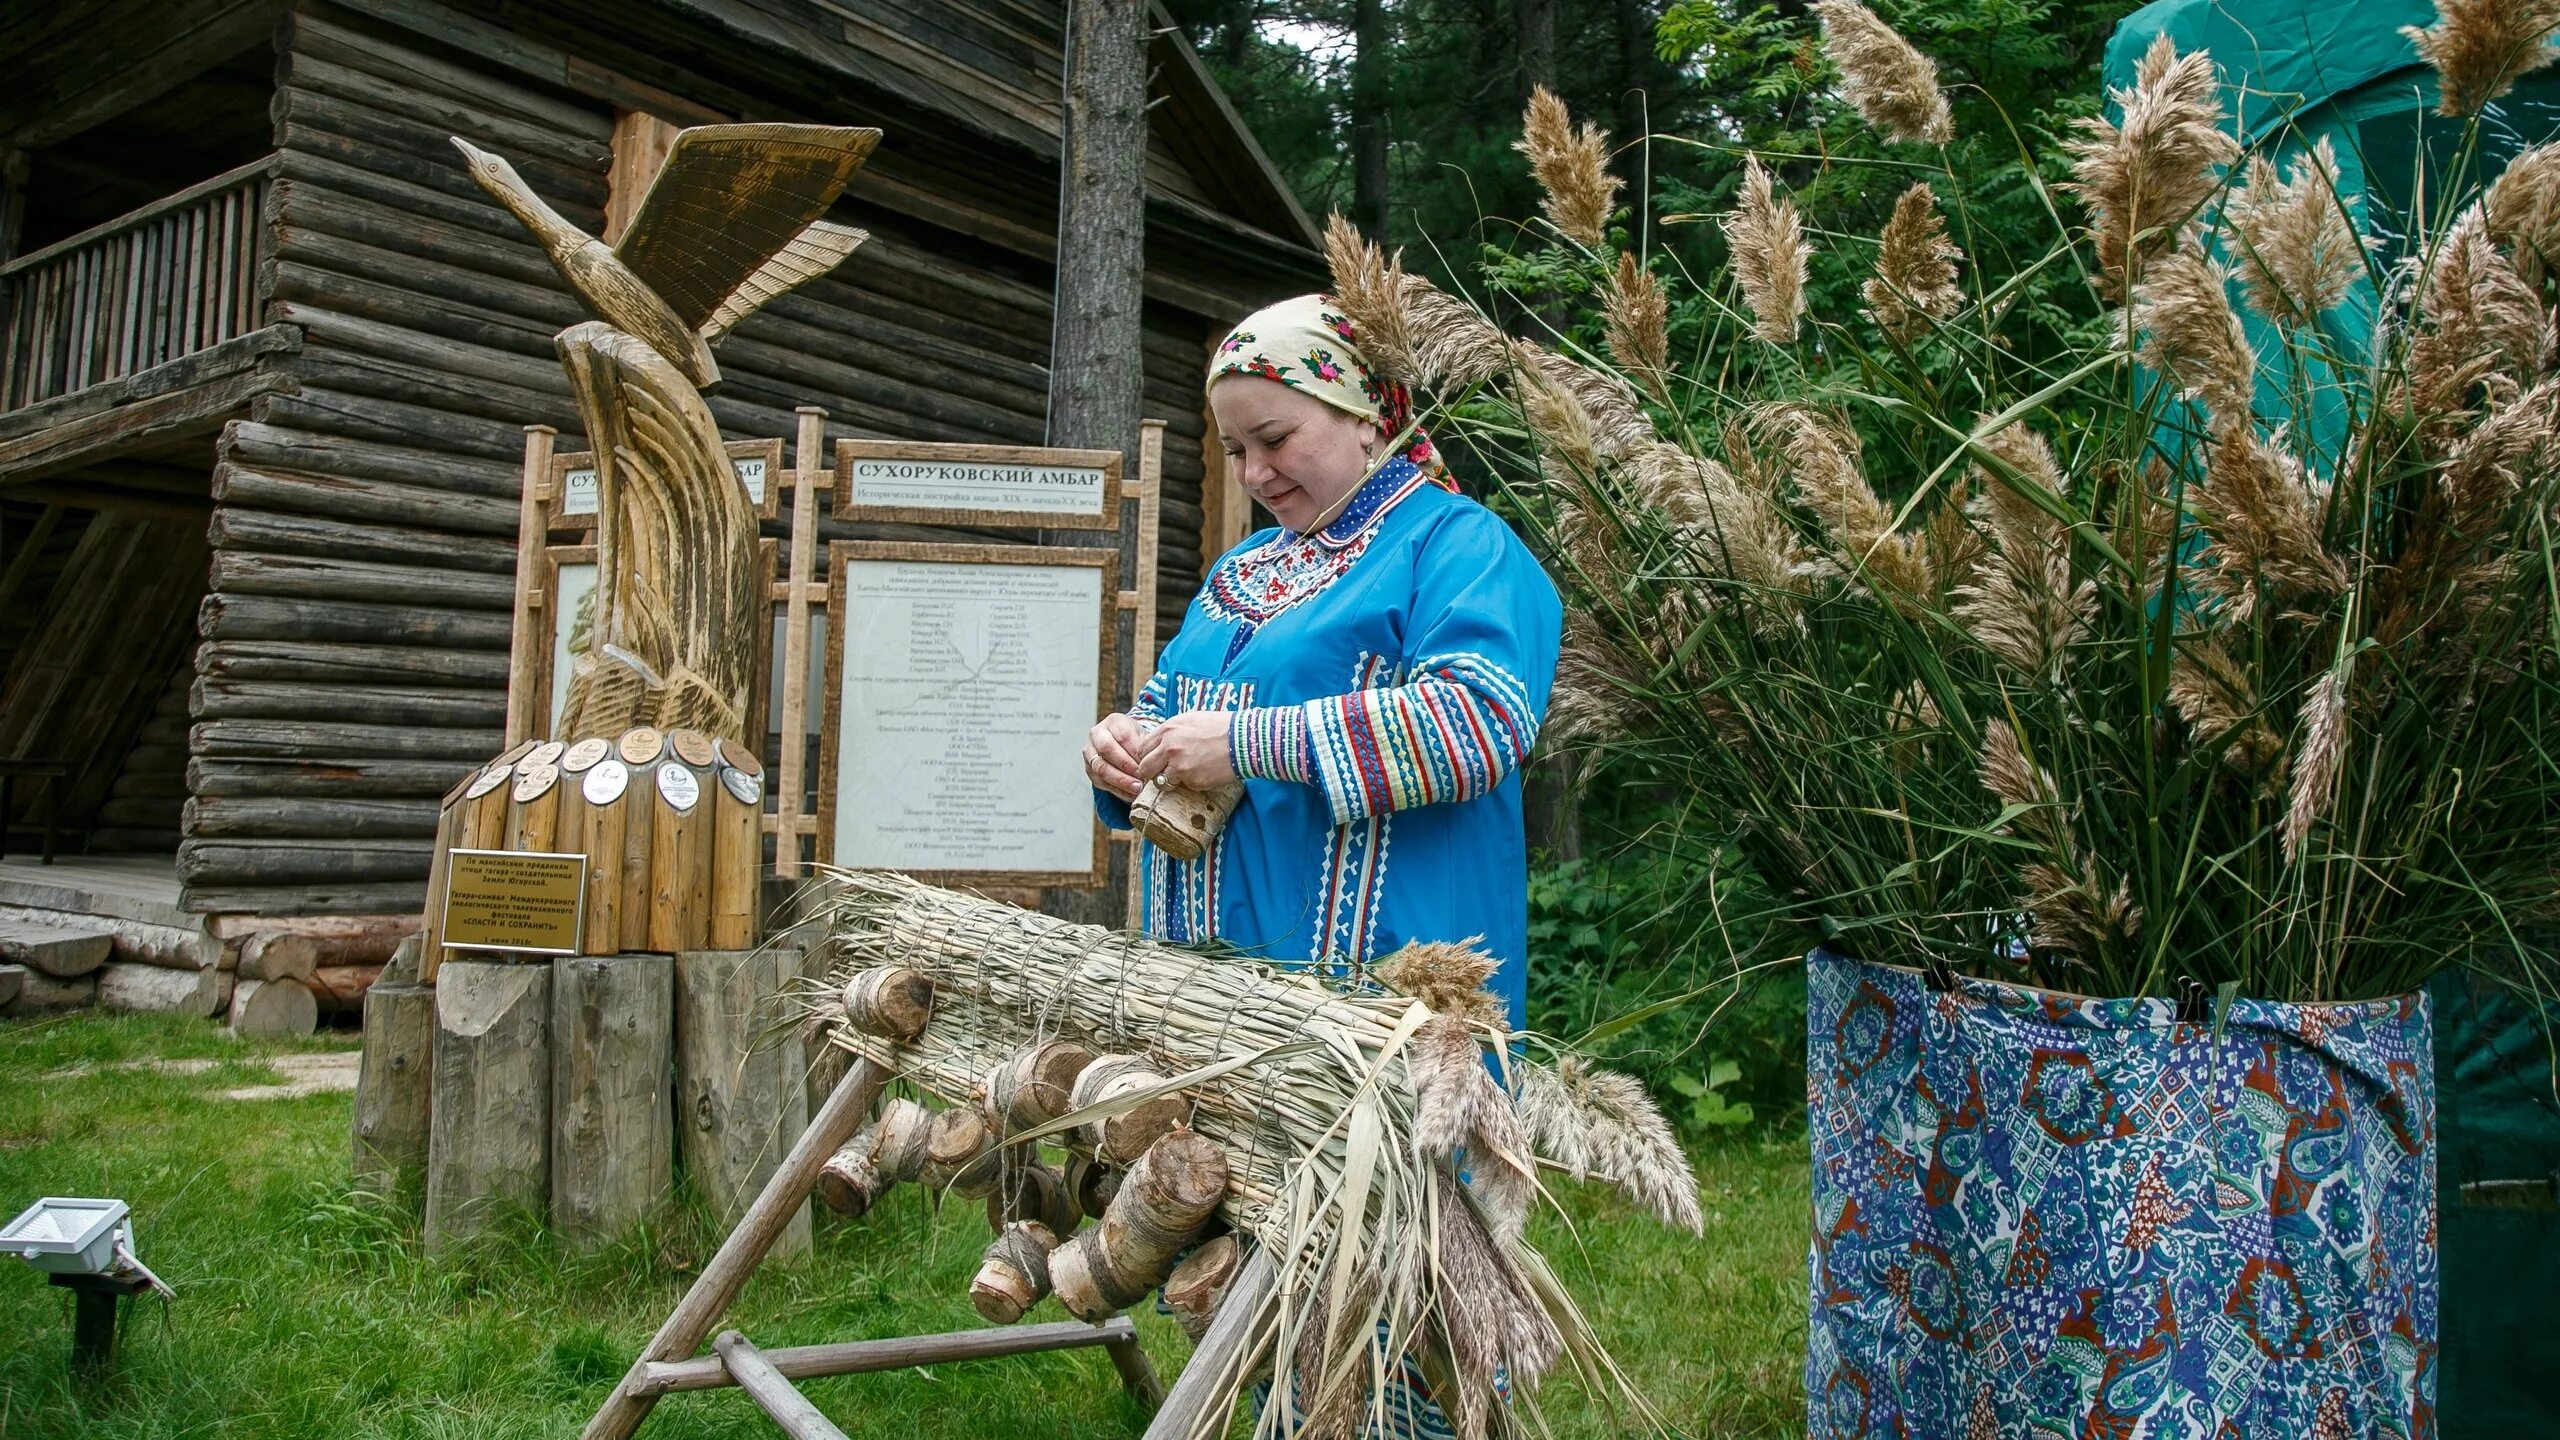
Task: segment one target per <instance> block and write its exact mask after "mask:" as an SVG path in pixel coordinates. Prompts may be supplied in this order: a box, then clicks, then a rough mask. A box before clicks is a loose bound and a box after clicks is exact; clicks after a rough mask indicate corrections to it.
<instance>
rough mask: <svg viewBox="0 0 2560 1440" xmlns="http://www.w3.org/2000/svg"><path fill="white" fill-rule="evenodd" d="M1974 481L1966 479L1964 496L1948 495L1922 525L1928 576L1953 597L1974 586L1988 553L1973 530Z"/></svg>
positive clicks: (1976, 531) (1923, 549)
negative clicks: (1933, 578)
mask: <svg viewBox="0 0 2560 1440" xmlns="http://www.w3.org/2000/svg"><path fill="white" fill-rule="evenodd" d="M1974 503H1975V502H1974V496H1973V481H1972V478H1971V477H1970V476H1968V477H1966V480H1965V493H1963V494H1962V495H1950V496H1948V497H1947V498H1946V499H1945V500H1943V501H1941V502H1940V503H1939V505H1938V507H1937V508H1936V509H1934V510H1932V511H1930V512H1929V518H1928V519H1927V520H1925V521H1923V522H1921V526H1920V553H1921V554H1922V555H1925V556H1927V557H1928V560H1929V573H1930V574H1931V575H1933V576H1936V577H1937V581H1938V588H1939V590H1941V591H1942V592H1944V593H1946V594H1949V595H1952V594H1954V593H1955V592H1956V591H1958V590H1961V589H1963V588H1964V587H1965V586H1967V585H1970V584H1972V583H1973V578H1974V572H1975V571H1977V570H1978V569H1980V568H1981V565H1982V562H1983V560H1984V559H1985V558H1987V557H1988V556H1989V555H1990V554H1991V547H1990V546H1988V545H1985V544H1984V543H1983V542H1982V532H1980V531H1979V530H1976V529H1975V528H1974V527H1973V519H1972V514H1971V511H1972V509H1973V506H1974Z"/></svg>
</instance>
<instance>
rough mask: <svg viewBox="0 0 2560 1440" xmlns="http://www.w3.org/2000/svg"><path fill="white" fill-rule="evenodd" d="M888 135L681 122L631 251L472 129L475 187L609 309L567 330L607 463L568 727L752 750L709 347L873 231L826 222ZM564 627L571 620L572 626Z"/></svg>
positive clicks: (741, 596)
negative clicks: (648, 733) (576, 217)
mask: <svg viewBox="0 0 2560 1440" xmlns="http://www.w3.org/2000/svg"><path fill="white" fill-rule="evenodd" d="M879 139H880V132H879V131H877V130H868V129H848V128H843V127H837V126H824V125H709V126H703V127H700V128H697V129H692V130H685V131H681V132H678V134H677V136H676V139H675V144H674V145H673V147H672V148H671V149H670V150H669V151H668V153H667V159H666V164H665V166H664V168H662V169H661V170H660V171H659V172H658V177H657V179H656V180H655V181H654V182H653V183H652V184H651V185H650V187H649V193H648V194H647V195H646V196H645V197H643V198H642V200H641V202H640V209H639V212H638V213H637V214H636V215H635V216H634V217H633V218H632V222H631V228H630V230H629V231H628V232H627V233H626V234H624V235H623V236H622V239H621V241H620V243H618V244H616V245H613V246H610V247H608V246H607V245H606V244H605V243H604V242H603V241H601V240H598V239H596V238H595V237H594V236H591V235H588V234H587V233H586V232H584V231H582V230H580V229H578V228H577V227H576V226H574V225H572V224H570V223H569V222H568V221H567V220H565V219H563V218H562V217H561V215H560V213H559V212H558V211H556V210H553V209H552V208H551V207H550V206H549V205H546V204H544V203H543V202H542V199H541V197H539V196H537V195H535V194H534V193H533V191H532V190H531V189H530V188H528V187H527V186H526V185H525V183H524V180H523V179H522V177H520V176H518V175H517V174H516V171H515V167H514V166H512V165H509V164H508V163H507V162H506V161H505V160H503V159H501V158H500V157H498V156H496V155H492V154H490V153H489V152H487V151H485V150H480V149H477V148H474V147H473V146H472V145H470V144H469V143H467V142H465V141H463V140H462V139H460V138H459V137H457V138H456V139H455V140H454V142H453V143H454V144H455V145H456V146H458V147H460V149H461V151H462V153H463V155H464V157H465V158H466V160H467V161H468V163H469V165H470V168H471V175H472V178H473V179H475V180H477V181H479V183H480V185H481V187H482V188H483V189H486V190H487V191H488V192H489V193H490V194H491V195H493V196H495V197H497V199H498V202H499V203H500V204H502V205H504V206H506V207H507V209H508V210H510V211H512V212H514V214H515V216H516V218H518V219H520V220H522V221H523V222H524V223H525V227H526V228H527V229H529V230H531V231H532V232H533V233H534V236H535V237H536V238H537V239H539V240H540V241H541V242H542V244H543V248H544V249H545V250H547V251H548V252H549V253H550V256H551V261H552V263H553V264H554V265H556V266H558V267H559V269H560V273H561V274H562V275H563V276H564V277H566V278H567V279H568V281H569V285H570V288H571V289H573V290H575V291H576V292H577V294H578V297H579V299H581V300H582V301H584V302H585V303H586V306H587V308H588V309H589V310H590V311H592V312H594V314H595V315H596V316H597V317H598V318H597V320H596V321H591V322H588V323H585V324H580V325H573V326H571V327H570V328H568V329H566V330H563V331H561V332H560V335H559V339H558V341H557V344H558V346H559V350H560V364H561V368H563V369H564V370H566V371H567V372H568V376H569V385H570V388H571V390H572V391H574V392H575V394H576V395H577V399H578V413H579V415H580V416H581V417H582V418H583V419H584V421H585V423H586V428H587V439H588V442H589V444H590V446H591V447H592V448H593V450H594V452H595V468H596V589H595V596H594V606H595V609H594V612H593V616H592V618H591V619H590V621H589V624H588V638H589V644H588V648H587V651H586V653H584V654H582V655H580V656H578V657H577V659H576V661H575V662H574V664H573V668H572V670H571V673H570V679H569V698H568V705H567V708H566V710H565V711H564V712H563V714H562V715H561V717H560V723H559V727H558V728H559V731H560V734H561V736H562V737H563V738H568V737H579V736H588V735H618V734H620V733H622V732H623V731H625V730H627V729H629V728H631V727H633V726H636V725H652V726H656V727H657V728H659V729H662V730H669V729H679V728H682V729H693V730H700V731H702V732H704V733H705V734H708V735H713V736H725V737H727V738H729V739H732V740H736V741H740V742H742V743H750V744H752V743H754V742H755V741H757V740H760V739H761V738H762V737H759V736H749V735H748V734H747V733H746V717H747V709H748V703H749V697H750V696H751V695H752V693H753V689H754V686H755V683H756V679H757V676H756V657H757V655H758V654H759V653H760V652H761V648H762V647H761V645H760V643H759V642H760V640H761V638H762V637H761V634H760V630H761V628H762V627H763V625H764V624H766V623H767V622H766V620H765V610H766V606H765V604H764V597H763V596H762V595H761V594H759V593H758V592H759V591H760V589H761V588H762V587H761V584H760V575H759V571H758V566H757V557H756V517H755V511H754V510H753V508H752V507H750V505H749V504H748V502H747V497H746V491H745V489H744V488H743V487H742V486H740V485H739V483H738V480H737V475H736V473H735V472H734V471H733V470H731V468H730V465H729V457H728V453H727V451H726V450H725V449H724V448H723V447H722V445H721V442H720V427H719V426H718V424H717V423H715V422H714V421H713V419H712V417H711V411H710V408H709V407H708V406H706V405H704V404H703V401H702V387H704V386H707V385H712V384H716V383H717V382H718V381H719V378H720V370H719V367H718V366H717V365H716V364H714V363H713V361H712V359H711V349H710V346H711V342H713V341H716V340H718V339H719V338H720V337H721V336H722V335H724V334H726V333H727V332H728V331H729V329H730V328H731V327H732V326H734V325H736V324H737V323H738V322H739V321H740V320H743V319H745V318H746V317H747V316H749V315H752V314H754V313H755V311H756V310H757V309H758V308H759V307H761V306H762V305H763V304H764V303H765V302H766V301H768V300H771V299H772V298H773V297H775V296H777V295H780V294H782V293H784V292H785V291H788V290H790V289H792V288H793V287H795V286H798V285H802V284H805V283H807V282H808V281H810V280H813V279H815V278H817V277H818V276H820V275H824V274H825V273H827V272H828V271H829V270H831V269H833V268H835V266H836V264H837V263H838V262H840V261H842V260H843V259H844V258H845V257H846V256H847V255H849V254H851V253H852V252H853V249H854V247H855V246H856V245H859V244H860V243H862V240H863V238H864V237H863V232H861V231H859V230H856V229H852V228H850V227H848V226H843V225H836V224H831V223H829V222H828V221H825V220H822V219H819V218H818V217H819V216H821V215H824V214H825V213H826V211H827V208H828V207H829V206H831V205H833V204H834V203H835V200H836V197H837V196H838V195H839V194H841V193H842V192H843V190H844V187H845V183H846V181H848V180H850V179H851V178H852V176H853V172H854V171H855V170H856V169H858V168H859V167H860V166H861V164H862V162H863V160H864V159H865V158H866V157H867V156H869V155H870V153H871V149H872V147H873V146H874V145H875V144H877V143H878V142H879ZM561 618H562V619H563V620H564V621H565V618H566V617H561Z"/></svg>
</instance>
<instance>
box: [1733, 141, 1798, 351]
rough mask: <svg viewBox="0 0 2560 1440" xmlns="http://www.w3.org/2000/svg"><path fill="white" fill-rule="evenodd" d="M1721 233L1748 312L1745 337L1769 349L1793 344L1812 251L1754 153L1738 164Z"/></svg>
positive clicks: (1790, 204) (1788, 204) (1789, 202)
mask: <svg viewBox="0 0 2560 1440" xmlns="http://www.w3.org/2000/svg"><path fill="white" fill-rule="evenodd" d="M1723 229H1724V238H1725V243H1726V245H1727V246H1729V247H1730V248H1731V249H1732V251H1733V277H1734V282H1735V283H1736V284H1738V285H1739V286H1741V287H1742V301H1743V303H1744V304H1745V305H1747V306H1749V307H1750V309H1751V317H1752V325H1751V333H1753V334H1755V335H1757V336H1759V337H1760V338H1761V339H1763V340H1766V341H1768V342H1769V343H1770V344H1772V345H1791V344H1793V343H1795V338H1796V332H1797V330H1798V329H1800V328H1801V327H1802V325H1803V322H1804V307H1805V295H1804V285H1805V271H1806V267H1807V265H1808V264H1809V263H1810V262H1811V260H1812V257H1813V247H1812V246H1810V245H1808V244H1806V243H1805V238H1804V222H1803V221H1802V220H1801V219H1800V218H1799V217H1798V216H1797V215H1796V207H1795V202H1794V201H1792V200H1781V199H1779V198H1778V197H1777V192H1776V191H1775V190H1774V189H1773V188H1772V187H1771V185H1770V183H1769V172H1768V170H1767V169H1766V168H1765V167H1763V166H1762V165H1761V163H1760V157H1758V156H1756V155H1754V156H1752V157H1750V158H1749V159H1747V160H1745V161H1744V162H1743V166H1742V198H1741V201H1740V203H1739V204H1737V205H1735V206H1734V208H1733V211H1732V213H1731V214H1728V215H1726V216H1725V217H1724V221H1723Z"/></svg>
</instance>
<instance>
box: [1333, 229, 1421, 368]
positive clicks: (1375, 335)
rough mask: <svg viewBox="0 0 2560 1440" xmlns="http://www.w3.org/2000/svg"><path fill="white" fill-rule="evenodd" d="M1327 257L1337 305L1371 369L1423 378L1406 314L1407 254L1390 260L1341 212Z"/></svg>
mask: <svg viewBox="0 0 2560 1440" xmlns="http://www.w3.org/2000/svg"><path fill="white" fill-rule="evenodd" d="M1324 258H1325V263H1326V266H1327V268H1328V269H1330V270H1331V271H1332V272H1333V303H1334V304H1336V305H1338V306H1340V307H1342V313H1343V314H1344V315H1346V316H1348V317H1350V320H1351V328H1352V330H1353V331H1354V332H1355V333H1356V334H1358V336H1359V337H1360V353H1361V354H1363V355H1365V356H1367V357H1368V359H1369V365H1370V368H1371V369H1373V370H1375V371H1376V372H1377V373H1378V374H1379V375H1380V376H1381V377H1383V378H1385V379H1388V380H1393V381H1398V382H1401V383H1407V384H1409V383H1411V382H1412V381H1414V380H1415V379H1417V378H1419V377H1420V374H1421V367H1420V366H1419V365H1418V364H1417V363H1416V362H1415V360H1414V351H1413V335H1412V333H1411V330H1410V327H1409V326H1408V325H1407V323H1406V316H1405V309H1404V298H1403V292H1404V256H1403V254H1402V253H1401V252H1399V253H1398V254H1397V255H1396V256H1395V257H1394V258H1392V259H1390V258H1388V256H1387V254H1386V253H1385V252H1384V251H1382V250H1380V249H1379V248H1378V247H1377V246H1375V245H1372V244H1370V243H1369V242H1368V240H1366V239H1365V238H1363V237H1362V236H1361V234H1360V231H1359V228H1358V227H1357V226H1355V225H1353V224H1352V223H1351V222H1350V221H1348V220H1345V219H1344V218H1342V212H1341V211H1339V210H1337V211H1335V212H1334V213H1333V214H1332V216H1331V217H1329V218H1328V219H1327V220H1326V221H1325V227H1324Z"/></svg>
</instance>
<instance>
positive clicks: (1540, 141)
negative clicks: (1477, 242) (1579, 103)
mask: <svg viewBox="0 0 2560 1440" xmlns="http://www.w3.org/2000/svg"><path fill="white" fill-rule="evenodd" d="M1511 148H1512V149H1514V150H1517V151H1519V152H1520V153H1521V154H1523V155H1526V156H1528V157H1529V172H1530V173H1531V174H1533V175H1535V176H1537V177H1538V188H1539V189H1540V190H1542V191H1544V192H1545V194H1544V196H1543V197H1542V198H1541V199H1540V200H1539V202H1538V205H1539V208H1540V209H1541V210H1544V211H1545V212H1546V216H1547V220H1548V222H1549V223H1551V224H1553V225H1554V226H1555V227H1556V229H1557V230H1559V231H1561V232H1563V234H1564V236H1565V238H1567V239H1569V240H1571V241H1573V242H1574V243H1575V244H1577V245H1580V246H1582V247H1583V248H1584V249H1586V250H1598V249H1601V248H1602V247H1604V246H1606V245H1607V244H1608V243H1609V233H1608V232H1609V212H1610V211H1612V210H1614V209H1616V208H1617V205H1618V188H1619V186H1620V185H1621V184H1622V183H1624V182H1622V181H1620V180H1619V179H1618V177H1616V176H1614V175H1612V174H1610V173H1609V136H1608V134H1607V132H1605V131H1603V130H1602V129H1601V128H1600V127H1599V126H1597V125H1593V124H1590V123H1589V122H1585V123H1584V124H1583V127H1582V128H1581V130H1579V131H1576V130H1575V129H1574V128H1573V115H1572V112H1570V111H1568V110H1567V109H1566V108H1565V103H1564V102H1563V101H1562V100H1559V99H1557V98H1556V96H1555V92H1554V91H1551V90H1549V89H1548V88H1547V87H1546V86H1544V85H1541V86H1539V87H1537V88H1536V89H1535V90H1533V91H1531V92H1530V94H1529V108H1528V112H1527V113H1526V114H1525V115H1523V116H1522V117H1521V125H1520V138H1519V139H1518V140H1516V141H1514V142H1512V146H1511Z"/></svg>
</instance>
